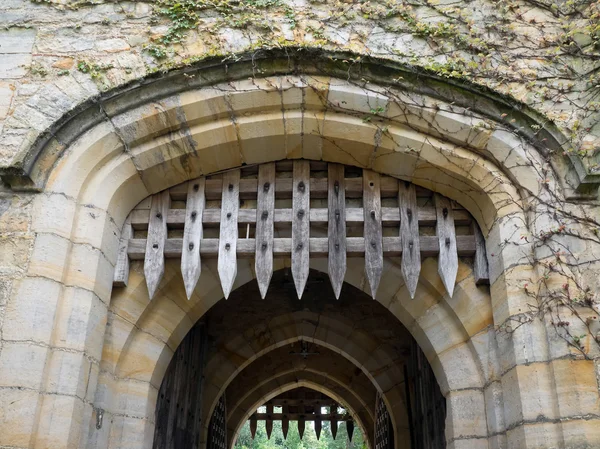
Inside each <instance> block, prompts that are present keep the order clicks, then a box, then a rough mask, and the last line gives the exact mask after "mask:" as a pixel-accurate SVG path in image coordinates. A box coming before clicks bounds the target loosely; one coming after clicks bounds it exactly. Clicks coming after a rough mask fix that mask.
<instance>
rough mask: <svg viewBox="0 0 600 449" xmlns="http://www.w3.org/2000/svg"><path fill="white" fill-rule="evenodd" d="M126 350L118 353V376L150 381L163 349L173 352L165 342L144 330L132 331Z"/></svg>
mask: <svg viewBox="0 0 600 449" xmlns="http://www.w3.org/2000/svg"><path fill="white" fill-rule="evenodd" d="M129 338H130V342H129V345H128V347H127V348H126V351H125V352H124V353H121V354H120V359H121V361H120V364H119V366H118V373H117V374H118V376H119V377H123V378H131V379H136V380H140V381H145V382H150V381H151V380H152V376H153V373H154V370H155V369H156V365H157V362H158V360H159V359H160V357H161V354H162V353H163V352H165V351H167V352H168V353H171V354H172V353H173V351H172V350H171V349H170V348H169V347H168V346H167V345H166V343H165V342H163V341H160V340H159V339H157V338H156V337H154V336H152V335H150V334H147V333H145V332H141V331H137V332H134V333H133V335H131V336H130V337H129Z"/></svg>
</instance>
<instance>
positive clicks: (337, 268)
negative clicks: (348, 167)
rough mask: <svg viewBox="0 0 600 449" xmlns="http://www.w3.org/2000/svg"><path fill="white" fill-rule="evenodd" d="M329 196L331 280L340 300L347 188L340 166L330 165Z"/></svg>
mask: <svg viewBox="0 0 600 449" xmlns="http://www.w3.org/2000/svg"><path fill="white" fill-rule="evenodd" d="M327 171H328V174H327V177H328V194H327V198H328V199H327V208H328V214H329V223H328V226H327V236H328V239H329V258H328V268H329V279H330V280H331V285H332V286H333V292H334V294H335V297H336V299H339V298H340V292H341V291H342V285H343V283H344V276H345V275H346V186H345V182H344V175H345V173H344V172H345V170H344V166H343V165H340V164H329V165H328V167H327Z"/></svg>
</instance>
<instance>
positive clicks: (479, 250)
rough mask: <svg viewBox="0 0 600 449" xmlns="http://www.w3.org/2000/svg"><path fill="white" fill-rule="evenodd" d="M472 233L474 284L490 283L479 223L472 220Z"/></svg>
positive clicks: (483, 240)
mask: <svg viewBox="0 0 600 449" xmlns="http://www.w3.org/2000/svg"><path fill="white" fill-rule="evenodd" d="M471 227H472V229H473V234H474V235H475V260H474V263H473V275H474V276H475V284H477V285H484V284H489V283H490V273H489V267H488V261H487V253H486V250H485V239H484V238H483V234H482V233H481V229H479V225H478V224H477V223H476V222H475V220H473V223H472V224H471Z"/></svg>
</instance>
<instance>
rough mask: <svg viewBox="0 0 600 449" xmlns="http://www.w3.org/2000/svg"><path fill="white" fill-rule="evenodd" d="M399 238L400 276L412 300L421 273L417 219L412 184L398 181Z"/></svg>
mask: <svg viewBox="0 0 600 449" xmlns="http://www.w3.org/2000/svg"><path fill="white" fill-rule="evenodd" d="M398 207H399V208H400V237H401V240H402V275H403V276H404V282H405V283H406V288H407V289H408V293H409V294H410V297H411V298H413V299H414V297H415V291H416V290H417V284H418V282H419V274H420V273H421V248H420V243H419V217H418V210H417V194H416V192H415V186H414V184H409V183H405V182H404V181H398Z"/></svg>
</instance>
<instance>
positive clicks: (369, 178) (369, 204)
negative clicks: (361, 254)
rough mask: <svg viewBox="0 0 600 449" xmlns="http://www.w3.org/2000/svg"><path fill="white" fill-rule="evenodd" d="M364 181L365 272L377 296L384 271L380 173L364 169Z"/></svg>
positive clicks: (372, 290) (372, 292)
mask: <svg viewBox="0 0 600 449" xmlns="http://www.w3.org/2000/svg"><path fill="white" fill-rule="evenodd" d="M363 181H364V183H363V209H364V217H365V218H364V220H365V223H364V229H365V231H364V239H365V272H366V274H367V280H368V281H369V285H370V286H371V296H372V297H373V298H375V297H376V295H377V288H378V287H379V281H380V280H381V274H382V273H383V244H382V243H383V240H382V229H381V195H380V178H379V174H377V173H375V172H373V171H371V170H363Z"/></svg>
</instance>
